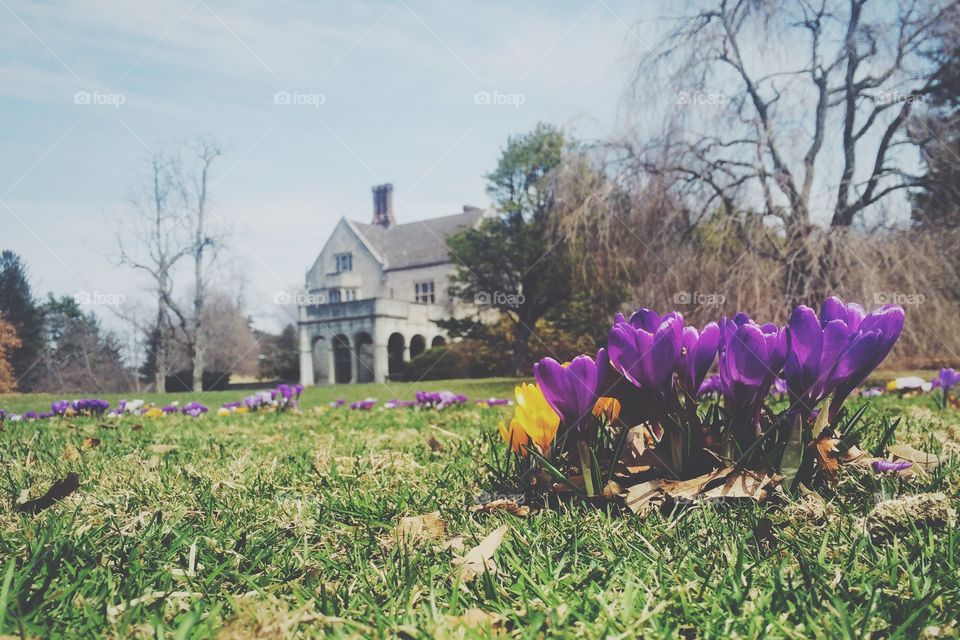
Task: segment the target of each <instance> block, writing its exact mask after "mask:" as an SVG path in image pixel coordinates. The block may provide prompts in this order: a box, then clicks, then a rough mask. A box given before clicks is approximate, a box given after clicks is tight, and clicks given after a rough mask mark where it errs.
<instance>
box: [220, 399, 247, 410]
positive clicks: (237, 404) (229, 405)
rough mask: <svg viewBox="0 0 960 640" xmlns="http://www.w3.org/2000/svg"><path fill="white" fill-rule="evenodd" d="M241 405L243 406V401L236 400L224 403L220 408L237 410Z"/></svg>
mask: <svg viewBox="0 0 960 640" xmlns="http://www.w3.org/2000/svg"><path fill="white" fill-rule="evenodd" d="M242 404H243V401H241V400H237V401H235V402H224V403H223V404H222V405H220V406H221V407H223V408H224V409H239V408H240V406H241V405H242Z"/></svg>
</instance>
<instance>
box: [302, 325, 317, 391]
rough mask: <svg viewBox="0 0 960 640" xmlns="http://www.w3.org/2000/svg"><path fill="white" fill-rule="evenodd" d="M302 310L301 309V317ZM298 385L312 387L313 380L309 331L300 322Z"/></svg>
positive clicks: (306, 326)
mask: <svg viewBox="0 0 960 640" xmlns="http://www.w3.org/2000/svg"><path fill="white" fill-rule="evenodd" d="M302 316H303V309H302V308H301V317H302ZM300 384H302V385H303V386H305V387H312V386H313V385H314V380H313V348H312V345H311V344H310V330H309V328H308V325H306V324H305V323H303V322H302V321H301V322H300Z"/></svg>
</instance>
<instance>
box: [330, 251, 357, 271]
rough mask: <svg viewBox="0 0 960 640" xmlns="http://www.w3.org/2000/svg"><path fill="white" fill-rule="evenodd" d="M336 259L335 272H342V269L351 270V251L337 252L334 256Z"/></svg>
mask: <svg viewBox="0 0 960 640" xmlns="http://www.w3.org/2000/svg"><path fill="white" fill-rule="evenodd" d="M334 258H335V259H336V263H337V264H336V266H337V273H343V272H344V271H353V254H352V253H338V254H337V255H335V256H334Z"/></svg>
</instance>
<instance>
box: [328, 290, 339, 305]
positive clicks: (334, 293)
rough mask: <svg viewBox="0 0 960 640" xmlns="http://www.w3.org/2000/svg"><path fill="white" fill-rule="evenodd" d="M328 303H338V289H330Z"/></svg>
mask: <svg viewBox="0 0 960 640" xmlns="http://www.w3.org/2000/svg"><path fill="white" fill-rule="evenodd" d="M330 302H331V303H335V302H340V289H330Z"/></svg>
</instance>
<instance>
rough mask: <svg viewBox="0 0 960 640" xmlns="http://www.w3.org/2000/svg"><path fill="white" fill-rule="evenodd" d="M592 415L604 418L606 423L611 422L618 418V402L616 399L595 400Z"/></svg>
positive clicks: (604, 397) (603, 398)
mask: <svg viewBox="0 0 960 640" xmlns="http://www.w3.org/2000/svg"><path fill="white" fill-rule="evenodd" d="M593 415H595V416H597V417H598V418H599V417H600V416H606V418H607V422H611V423H612V422H613V421H614V420H616V419H617V418H618V417H619V416H620V401H619V400H617V399H616V398H608V397H606V396H603V397H601V398H597V404H595V405H593Z"/></svg>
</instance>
